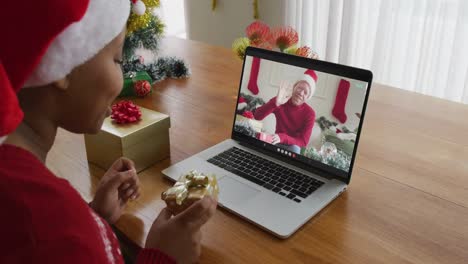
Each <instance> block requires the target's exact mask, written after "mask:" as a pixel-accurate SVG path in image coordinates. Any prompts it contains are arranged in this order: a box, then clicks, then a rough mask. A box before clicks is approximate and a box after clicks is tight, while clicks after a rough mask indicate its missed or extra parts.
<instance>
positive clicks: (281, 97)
mask: <svg viewBox="0 0 468 264" xmlns="http://www.w3.org/2000/svg"><path fill="white" fill-rule="evenodd" d="M371 82H372V73H371V72H370V71H368V70H364V69H358V68H353V67H349V66H344V65H339V64H334V63H330V62H325V61H320V60H314V59H309V58H304V57H299V56H295V55H289V54H285V53H280V52H275V51H269V50H264V49H258V48H253V47H248V48H247V50H246V54H245V59H244V63H243V70H242V75H241V78H240V85H239V91H238V101H237V105H236V108H235V109H232V111H233V118H232V122H233V125H232V134H231V137H230V138H227V139H226V140H224V141H222V142H220V143H218V144H217V145H215V146H212V147H210V148H208V149H206V150H204V151H202V152H200V153H197V154H196V155H193V156H191V157H189V158H187V159H185V160H183V161H181V162H178V163H176V164H174V165H172V166H170V167H169V168H167V169H165V170H163V174H164V175H165V176H166V177H167V178H169V179H171V180H173V181H176V180H177V179H178V178H179V177H180V176H181V175H183V174H186V173H187V172H189V171H191V170H194V169H195V170H197V171H199V172H202V173H207V174H211V173H212V174H215V175H216V176H217V178H218V184H219V190H220V192H219V197H218V198H219V202H218V204H219V206H220V207H222V208H225V209H226V210H228V211H230V212H232V213H234V214H235V215H238V216H240V217H242V218H244V219H246V220H248V221H249V222H251V223H254V224H255V225H258V226H259V227H261V228H263V229H265V230H267V231H268V232H270V233H272V234H274V235H275V236H277V237H280V238H287V237H289V236H291V235H292V234H293V233H294V232H295V231H297V230H298V229H299V228H300V227H301V226H302V225H304V224H305V223H306V222H307V221H308V220H310V219H311V218H312V217H313V216H314V215H316V214H317V213H318V212H320V210H322V209H323V208H324V207H326V206H327V205H328V204H330V202H332V201H333V200H334V199H335V198H337V197H338V196H339V195H340V194H341V193H343V192H344V191H345V190H346V188H347V186H348V185H349V183H350V181H351V175H352V171H353V165H354V161H355V157H356V149H357V146H358V143H359V136H360V132H361V128H362V125H363V120H364V116H365V110H366V105H367V100H368V97H369V91H370V88H371ZM280 91H281V92H280Z"/></svg>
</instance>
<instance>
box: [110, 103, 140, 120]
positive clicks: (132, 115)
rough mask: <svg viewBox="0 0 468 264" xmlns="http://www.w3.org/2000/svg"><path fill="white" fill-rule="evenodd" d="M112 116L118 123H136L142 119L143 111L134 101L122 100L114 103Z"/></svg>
mask: <svg viewBox="0 0 468 264" xmlns="http://www.w3.org/2000/svg"><path fill="white" fill-rule="evenodd" d="M111 118H112V119H113V120H114V121H115V122H116V123H117V124H127V123H134V122H136V121H139V120H141V111H140V108H139V107H138V106H137V105H135V104H134V103H133V102H132V101H120V102H118V103H115V104H114V105H112V115H111Z"/></svg>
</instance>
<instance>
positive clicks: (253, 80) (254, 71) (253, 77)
mask: <svg viewBox="0 0 468 264" xmlns="http://www.w3.org/2000/svg"><path fill="white" fill-rule="evenodd" d="M258 70H260V58H257V57H253V60H252V68H251V69H250V79H249V84H248V85H247V88H248V89H249V90H250V91H251V92H252V93H253V94H255V95H256V94H258V85H257V79H258Z"/></svg>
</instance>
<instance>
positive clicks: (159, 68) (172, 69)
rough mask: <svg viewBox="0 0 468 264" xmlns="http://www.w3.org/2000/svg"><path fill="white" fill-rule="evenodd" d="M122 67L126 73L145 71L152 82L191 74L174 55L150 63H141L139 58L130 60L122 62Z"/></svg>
mask: <svg viewBox="0 0 468 264" xmlns="http://www.w3.org/2000/svg"><path fill="white" fill-rule="evenodd" d="M122 69H123V71H124V72H127V73H128V72H141V71H146V72H147V73H148V74H149V76H150V77H151V79H152V80H153V83H156V82H160V81H162V80H165V79H166V78H174V79H181V78H187V77H188V76H190V74H191V72H190V69H189V68H188V66H187V64H186V63H185V62H184V61H183V60H181V59H178V58H175V57H162V58H158V59H157V61H156V62H153V63H151V64H143V63H141V62H140V60H139V59H135V60H133V61H131V62H124V63H123V65H122Z"/></svg>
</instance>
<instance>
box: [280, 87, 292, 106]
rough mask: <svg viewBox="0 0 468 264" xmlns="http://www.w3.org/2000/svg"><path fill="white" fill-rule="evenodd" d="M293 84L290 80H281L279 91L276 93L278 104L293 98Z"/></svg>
mask: <svg viewBox="0 0 468 264" xmlns="http://www.w3.org/2000/svg"><path fill="white" fill-rule="evenodd" d="M292 92H293V85H292V84H291V83H289V82H288V81H281V83H280V87H279V89H278V93H277V95H276V106H280V105H282V104H284V103H286V102H287V101H288V100H289V98H291V96H292Z"/></svg>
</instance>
